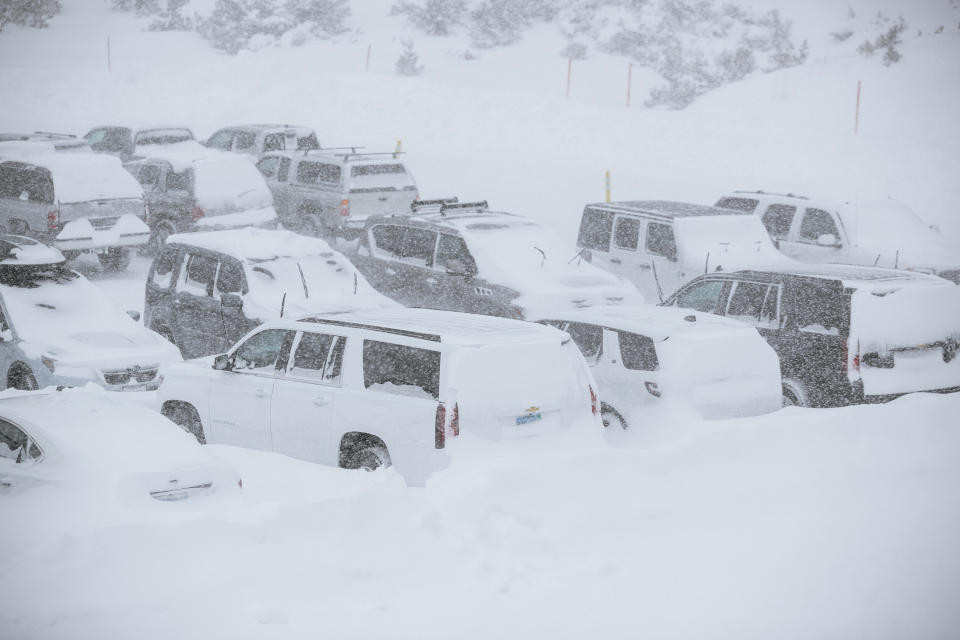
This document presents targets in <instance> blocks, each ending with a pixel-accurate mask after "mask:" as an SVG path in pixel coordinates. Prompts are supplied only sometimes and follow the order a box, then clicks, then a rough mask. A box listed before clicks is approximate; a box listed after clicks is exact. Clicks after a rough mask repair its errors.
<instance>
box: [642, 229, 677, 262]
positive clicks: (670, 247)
mask: <svg viewBox="0 0 960 640" xmlns="http://www.w3.org/2000/svg"><path fill="white" fill-rule="evenodd" d="M647 253H651V254H653V255H655V256H663V257H664V258H667V259H669V260H676V259H677V241H676V239H674V237H673V227H671V226H670V225H668V224H663V223H661V222H651V223H649V224H647Z"/></svg>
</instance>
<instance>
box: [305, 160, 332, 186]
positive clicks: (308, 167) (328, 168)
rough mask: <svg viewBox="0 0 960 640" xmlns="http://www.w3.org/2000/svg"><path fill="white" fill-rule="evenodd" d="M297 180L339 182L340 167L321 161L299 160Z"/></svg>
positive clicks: (310, 182)
mask: <svg viewBox="0 0 960 640" xmlns="http://www.w3.org/2000/svg"><path fill="white" fill-rule="evenodd" d="M297 182H303V183H306V184H314V183H318V182H323V183H328V184H337V183H339V182H340V167H338V166H337V165H335V164H325V163H322V162H301V163H300V164H299V165H297Z"/></svg>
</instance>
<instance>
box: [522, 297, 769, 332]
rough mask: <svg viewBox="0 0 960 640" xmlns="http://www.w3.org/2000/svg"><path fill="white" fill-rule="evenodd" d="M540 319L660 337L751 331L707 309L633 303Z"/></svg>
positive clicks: (591, 308) (564, 313) (574, 311)
mask: <svg viewBox="0 0 960 640" xmlns="http://www.w3.org/2000/svg"><path fill="white" fill-rule="evenodd" d="M541 319H542V320H563V321H567V322H582V323H585V324H593V325H597V326H601V327H606V328H608V329H614V330H616V331H629V332H631V333H639V334H642V335H645V336H648V337H651V338H654V339H656V340H663V339H666V338H668V337H669V336H671V335H676V334H679V333H703V332H706V331H717V330H719V331H723V332H726V331H730V330H736V331H743V330H748V331H754V329H753V328H752V327H748V326H746V325H745V324H743V323H742V322H739V321H737V320H731V319H729V318H724V317H722V316H717V315H713V314H710V313H699V312H696V311H691V310H690V309H677V308H674V307H658V306H652V305H643V306H638V305H633V306H616V307H590V308H588V309H572V310H568V311H558V312H557V313H552V314H547V315H545V316H543V318H541Z"/></svg>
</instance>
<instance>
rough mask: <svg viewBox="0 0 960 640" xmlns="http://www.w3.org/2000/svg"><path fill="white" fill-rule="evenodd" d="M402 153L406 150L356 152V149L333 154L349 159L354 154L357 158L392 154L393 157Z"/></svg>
mask: <svg viewBox="0 0 960 640" xmlns="http://www.w3.org/2000/svg"><path fill="white" fill-rule="evenodd" d="M351 148H354V147H351ZM356 148H358V149H362V148H363V147H356ZM404 153H406V151H361V152H360V153H357V152H356V151H354V152H353V153H335V154H333V155H335V156H337V157H338V158H343V159H344V160H349V159H350V157H351V156H356V157H358V158H359V157H363V156H393V157H394V158H396V157H397V156H399V155H403V154H404Z"/></svg>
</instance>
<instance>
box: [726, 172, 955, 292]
mask: <svg viewBox="0 0 960 640" xmlns="http://www.w3.org/2000/svg"><path fill="white" fill-rule="evenodd" d="M717 206H718V207H725V208H727V209H732V210H735V211H744V212H749V213H754V214H756V215H757V216H759V217H760V219H761V220H762V221H763V224H764V226H765V227H766V228H767V232H768V233H769V234H770V238H771V239H773V241H774V242H775V243H776V245H777V247H778V248H779V249H780V251H782V252H783V253H785V254H786V255H788V256H790V257H792V258H796V259H797V260H800V261H801V262H813V263H830V262H834V263H843V264H856V265H864V266H874V267H887V268H893V269H908V270H910V271H920V272H922V273H933V274H936V275H939V276H941V277H943V278H946V279H947V280H951V281H953V282H956V283H960V245H957V244H956V243H951V242H950V241H949V240H947V239H946V238H944V237H943V236H942V235H941V234H940V231H939V230H938V229H937V228H936V227H934V226H931V225H929V224H927V223H926V222H924V221H923V220H922V219H920V217H919V216H917V214H916V213H914V212H913V211H912V210H911V209H909V208H908V207H905V206H903V205H901V204H898V203H895V202H893V201H887V202H862V203H856V204H855V203H841V202H833V201H829V200H811V199H809V198H806V197H804V196H797V195H794V194H792V193H788V194H781V193H768V192H764V191H735V192H734V193H732V194H729V195H726V196H724V197H722V198H720V199H719V200H718V201H717Z"/></svg>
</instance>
